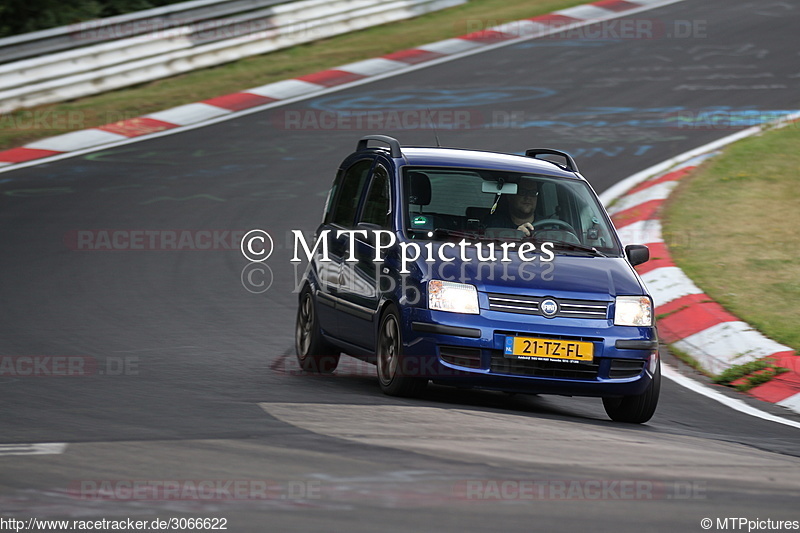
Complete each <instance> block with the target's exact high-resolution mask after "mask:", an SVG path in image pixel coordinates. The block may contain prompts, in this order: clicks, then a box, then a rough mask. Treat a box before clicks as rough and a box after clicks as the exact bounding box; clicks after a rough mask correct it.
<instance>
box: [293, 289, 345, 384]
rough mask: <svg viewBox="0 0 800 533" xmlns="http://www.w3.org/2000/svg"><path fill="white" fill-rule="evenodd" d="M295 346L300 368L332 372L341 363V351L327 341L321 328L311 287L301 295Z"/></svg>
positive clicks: (295, 330)
mask: <svg viewBox="0 0 800 533" xmlns="http://www.w3.org/2000/svg"><path fill="white" fill-rule="evenodd" d="M294 346H295V350H296V353H297V362H298V364H299V365H300V368H302V369H303V370H305V371H306V372H311V373H314V374H330V373H331V372H333V371H334V370H336V366H337V365H338V364H339V356H340V351H339V350H338V349H337V348H335V347H334V346H333V345H331V344H330V343H329V342H327V341H326V340H325V339H324V338H323V337H322V333H321V332H320V330H319V321H318V320H317V309H316V306H315V305H314V297H313V295H312V294H311V290H310V289H305V290H304V291H303V292H302V294H301V295H300V305H299V306H298V307H297V321H296V323H295V329H294Z"/></svg>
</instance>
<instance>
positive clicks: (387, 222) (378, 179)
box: [361, 165, 391, 228]
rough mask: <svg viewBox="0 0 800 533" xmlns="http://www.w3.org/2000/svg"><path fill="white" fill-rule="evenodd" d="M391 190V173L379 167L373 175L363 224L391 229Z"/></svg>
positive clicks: (365, 203)
mask: <svg viewBox="0 0 800 533" xmlns="http://www.w3.org/2000/svg"><path fill="white" fill-rule="evenodd" d="M389 190H390V189H389V172H388V171H387V170H386V169H385V168H384V167H383V166H382V165H378V166H376V167H375V172H373V173H372V181H371V182H370V185H369V192H368V193H367V199H366V201H365V202H364V211H363V213H362V215H361V222H367V223H369V224H375V225H377V226H380V227H382V228H389V227H391V218H390V210H389V206H390V201H389Z"/></svg>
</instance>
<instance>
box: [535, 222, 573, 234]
mask: <svg viewBox="0 0 800 533" xmlns="http://www.w3.org/2000/svg"><path fill="white" fill-rule="evenodd" d="M547 225H553V226H561V227H562V228H563V229H564V230H566V231H569V232H570V233H574V234H575V235H577V234H578V232H577V231H575V228H573V227H572V226H571V225H570V224H569V223H567V222H564V221H563V220H559V219H557V218H546V219H544V220H537V221H536V222H534V223H533V229H534V231H536V230H537V228H536V226H547Z"/></svg>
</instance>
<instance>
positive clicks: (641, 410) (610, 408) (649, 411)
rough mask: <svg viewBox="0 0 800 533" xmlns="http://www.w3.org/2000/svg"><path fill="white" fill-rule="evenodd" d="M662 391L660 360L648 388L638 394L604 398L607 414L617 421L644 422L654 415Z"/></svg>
mask: <svg viewBox="0 0 800 533" xmlns="http://www.w3.org/2000/svg"><path fill="white" fill-rule="evenodd" d="M660 392H661V361H659V362H658V366H657V367H656V372H655V374H653V380H652V381H651V382H650V385H648V387H647V389H646V390H645V391H644V392H643V393H642V394H638V395H636V396H623V397H622V398H603V407H605V409H606V414H607V415H608V416H609V417H610V418H611V420H614V421H616V422H629V423H631V424H643V423H644V422H647V421H648V420H650V419H651V418H652V417H653V413H655V412H656V406H658V395H659V393H660Z"/></svg>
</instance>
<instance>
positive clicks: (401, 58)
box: [0, 0, 682, 170]
mask: <svg viewBox="0 0 800 533" xmlns="http://www.w3.org/2000/svg"><path fill="white" fill-rule="evenodd" d="M680 1H682V0H630V1H629V0H600V1H598V2H594V3H591V4H586V5H582V6H577V7H572V8H568V9H562V10H559V11H555V12H553V13H550V14H547V15H540V16H537V17H532V18H530V19H524V20H520V21H516V22H510V23H507V24H502V25H500V26H496V27H493V28H489V29H487V30H484V31H479V32H475V33H470V34H467V35H462V36H460V37H456V38H453V39H445V40H444V41H439V42H435V43H431V44H426V45H424V46H419V47H417V48H413V49H409V50H402V51H400V52H394V53H391V54H387V55H385V56H383V57H378V58H373V59H367V60H365V61H358V62H356V63H350V64H347V65H342V66H340V67H336V68H333V69H330V70H324V71H322V72H316V73H313V74H307V75H305V76H300V77H298V78H294V79H289V80H283V81H279V82H276V83H270V84H268V85H262V86H261V87H254V88H252V89H248V90H246V91H242V92H238V93H233V94H227V95H224V96H218V97H215V98H210V99H208V100H203V101H202V102H196V103H191V104H186V105H182V106H178V107H174V108H172V109H167V110H165V111H159V112H157V113H151V114H149V115H145V116H142V117H137V118H132V119H128V120H123V121H120V122H115V123H113V124H106V125H104V126H98V127H96V128H90V129H86V130H80V131H74V132H71V133H66V134H64V135H58V136H56V137H50V138H47V139H42V140H39V141H35V142H32V143H29V144H26V145H24V146H22V147H19V148H12V149H10V150H5V151H0V168H2V169H3V170H9V169H10V168H17V167H18V165H20V164H22V163H26V162H29V161H37V160H40V159H44V158H53V157H55V156H61V155H64V154H72V153H75V154H74V155H77V153H79V152H84V151H88V150H91V149H95V148H99V147H103V146H113V145H118V144H125V143H127V142H133V141H138V140H142V139H145V138H148V137H152V136H154V135H156V134H160V133H162V132H167V131H168V130H173V129H179V128H184V129H185V128H187V127H191V126H195V127H197V126H200V125H205V124H211V123H214V122H219V121H220V120H226V119H228V118H233V117H234V116H237V115H240V114H242V113H243V112H247V111H257V110H260V109H262V108H264V106H269V104H273V103H274V104H276V105H278V104H280V103H284V102H285V101H287V100H290V99H295V98H298V97H308V96H312V95H316V94H319V93H322V92H325V91H330V90H332V89H334V88H341V87H344V86H348V85H352V84H355V83H363V82H365V81H368V80H369V81H371V80H374V79H377V78H379V77H388V76H393V75H396V74H399V73H401V72H405V71H408V70H411V69H414V68H420V67H421V66H426V65H427V64H433V63H435V62H441V61H444V60H448V59H452V58H455V57H460V56H464V55H469V54H472V53H477V52H480V51H484V50H486V49H487V48H490V47H497V46H502V45H505V44H508V43H510V42H513V41H521V40H527V39H533V38H536V37H543V36H545V35H549V34H552V33H557V32H560V31H564V30H565V29H570V28H577V27H581V26H585V25H588V24H593V23H596V22H601V21H605V20H610V19H614V18H618V17H622V16H626V15H630V14H632V13H636V12H639V11H646V10H649V9H653V8H655V7H659V6H663V5H667V4H672V3H676V2H680Z"/></svg>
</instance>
